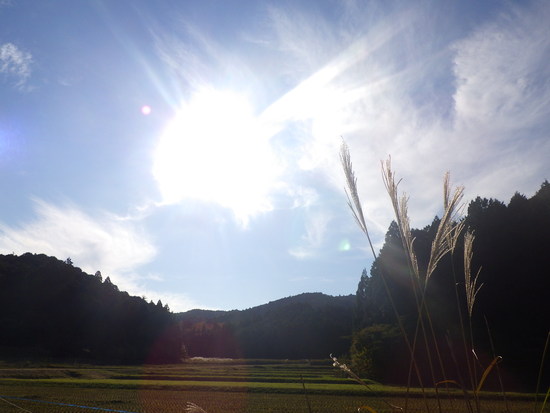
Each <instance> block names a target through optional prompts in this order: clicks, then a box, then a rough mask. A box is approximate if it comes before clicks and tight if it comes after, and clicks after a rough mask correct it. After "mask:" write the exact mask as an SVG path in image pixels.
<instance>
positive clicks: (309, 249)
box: [289, 210, 332, 259]
mask: <svg viewBox="0 0 550 413" xmlns="http://www.w3.org/2000/svg"><path fill="white" fill-rule="evenodd" d="M331 218H332V217H331V216H330V215H329V214H328V213H327V212H326V211H316V210H312V211H310V210H308V213H307V215H306V217H305V233H304V235H303V236H302V239H301V242H300V245H298V246H296V247H294V248H291V249H290V250H289V254H290V255H292V256H293V257H295V258H298V259H307V258H313V257H315V256H316V255H317V254H318V253H319V250H320V248H321V247H322V245H323V243H324V242H325V236H326V234H327V227H328V224H329V223H330V221H331Z"/></svg>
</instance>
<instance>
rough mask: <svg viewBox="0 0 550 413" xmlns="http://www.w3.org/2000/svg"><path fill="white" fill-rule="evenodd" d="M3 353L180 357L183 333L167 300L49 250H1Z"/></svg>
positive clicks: (137, 359)
mask: <svg viewBox="0 0 550 413" xmlns="http://www.w3.org/2000/svg"><path fill="white" fill-rule="evenodd" d="M0 328H1V330H2V334H0V352H1V354H2V357H3V358H7V357H14V358H21V357H24V358H50V357H55V358H60V359H66V360H70V361H72V360H75V359H76V360H89V361H96V362H116V363H143V362H178V361H180V359H181V348H182V337H181V334H180V332H179V328H178V327H177V324H176V323H175V320H174V317H173V315H172V314H171V313H170V311H169V310H168V308H167V307H164V306H163V305H162V303H160V302H158V303H157V304H153V303H147V302H146V301H145V300H143V299H142V298H138V297H131V296H130V295H128V293H126V292H121V291H119V290H118V288H117V287H116V285H114V284H113V283H112V282H111V281H110V279H109V278H108V277H107V278H106V279H105V280H104V281H103V280H102V276H101V274H100V273H99V272H97V273H96V274H95V275H89V274H86V273H84V272H82V271H81V270H80V269H79V268H76V267H74V266H73V265H72V263H71V261H70V259H68V260H66V261H65V262H64V261H60V260H58V259H56V258H54V257H47V256H46V255H41V254H40V255H35V254H29V253H27V254H23V255H21V256H15V255H0Z"/></svg>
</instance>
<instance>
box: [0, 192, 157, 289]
mask: <svg viewBox="0 0 550 413" xmlns="http://www.w3.org/2000/svg"><path fill="white" fill-rule="evenodd" d="M35 209H36V218H35V219H34V220H32V221H29V222H26V223H24V224H22V225H20V226H9V225H6V224H4V223H0V251H2V252H3V253H12V252H13V253H15V254H17V255H20V254H24V253H26V252H31V253H36V254H46V255H51V256H55V257H57V258H58V259H62V260H65V259H66V258H69V257H70V258H71V260H72V261H73V263H74V265H75V266H77V267H80V268H82V270H83V271H85V272H87V273H90V274H94V273H95V272H96V271H98V270H99V271H101V273H102V274H103V277H104V278H105V277H110V279H111V281H112V282H113V283H115V284H117V285H118V286H119V287H120V288H121V289H122V290H125V291H128V292H130V293H133V294H139V293H140V292H139V291H138V289H137V286H138V283H139V279H140V276H139V275H138V274H137V270H138V269H139V267H141V266H142V265H144V264H146V263H148V262H150V261H151V260H152V259H153V258H154V257H155V255H156V249H155V247H154V245H153V244H152V243H151V242H150V241H149V239H148V237H147V234H145V233H144V232H143V231H142V230H141V229H140V228H139V226H138V225H137V224H136V223H134V222H132V221H128V220H121V219H119V218H118V217H117V216H115V215H112V214H108V213H104V214H101V215H99V216H94V217H92V216H90V215H88V214H86V213H85V212H83V211H82V210H80V209H79V208H77V207H76V206H73V205H65V206H55V205H52V204H50V203H47V202H45V201H41V200H35Z"/></svg>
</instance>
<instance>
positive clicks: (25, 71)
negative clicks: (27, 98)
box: [0, 43, 32, 89]
mask: <svg viewBox="0 0 550 413" xmlns="http://www.w3.org/2000/svg"><path fill="white" fill-rule="evenodd" d="M31 65H32V55H31V54H30V53H28V52H25V51H23V50H21V49H19V48H18V47H17V46H16V45H14V44H13V43H4V44H2V45H0V74H1V75H3V77H5V78H8V79H10V80H11V81H12V82H13V84H14V86H15V87H17V88H19V89H22V88H23V87H24V86H25V85H26V83H27V80H28V79H29V78H30V76H31V72H32V70H31Z"/></svg>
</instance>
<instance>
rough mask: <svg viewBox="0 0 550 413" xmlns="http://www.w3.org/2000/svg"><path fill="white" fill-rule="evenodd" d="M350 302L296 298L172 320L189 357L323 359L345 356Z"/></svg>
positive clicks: (313, 296)
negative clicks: (341, 354) (334, 354)
mask: <svg viewBox="0 0 550 413" xmlns="http://www.w3.org/2000/svg"><path fill="white" fill-rule="evenodd" d="M354 306H355V299H354V297H353V296H352V295H349V296H342V297H331V296H328V295H324V294H320V293H309V294H301V295H298V296H295V297H288V298H284V299H281V300H277V301H274V302H271V303H268V304H264V305H261V306H258V307H254V308H251V309H248V310H243V311H204V310H193V311H189V312H186V313H182V314H180V315H179V316H178V318H179V319H180V320H181V325H182V330H183V335H184V342H185V345H186V348H187V351H188V354H189V356H205V357H246V358H283V359H298V358H328V355H329V354H330V353H331V352H335V353H336V352H337V353H343V352H347V351H348V349H349V345H350V340H351V331H352V318H353V310H354Z"/></svg>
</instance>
